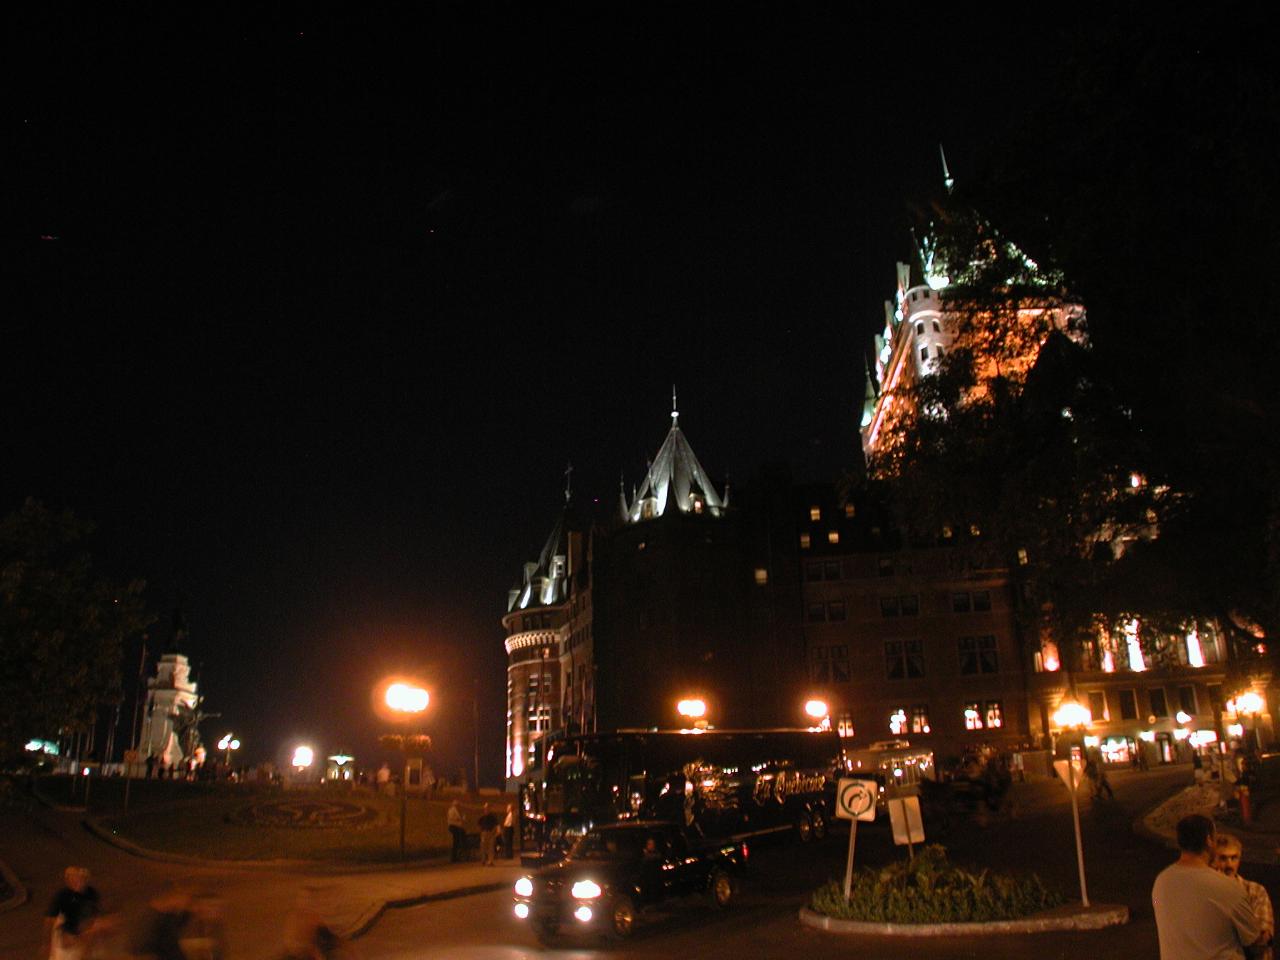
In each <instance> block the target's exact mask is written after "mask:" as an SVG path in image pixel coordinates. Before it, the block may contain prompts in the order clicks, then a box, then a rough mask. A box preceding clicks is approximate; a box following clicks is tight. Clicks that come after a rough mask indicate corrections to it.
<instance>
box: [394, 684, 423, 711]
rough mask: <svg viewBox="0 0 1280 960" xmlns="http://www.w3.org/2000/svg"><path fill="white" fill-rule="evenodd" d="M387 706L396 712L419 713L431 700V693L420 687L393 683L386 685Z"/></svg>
mask: <svg viewBox="0 0 1280 960" xmlns="http://www.w3.org/2000/svg"><path fill="white" fill-rule="evenodd" d="M386 700H387V706H388V707H390V708H391V709H392V710H395V711H396V712H397V713H421V712H422V711H423V710H425V709H427V704H428V703H430V702H431V695H430V694H429V693H427V691H425V690H423V689H422V688H421V687H414V686H410V685H409V684H407V683H393V684H391V686H389V687H387V696H386Z"/></svg>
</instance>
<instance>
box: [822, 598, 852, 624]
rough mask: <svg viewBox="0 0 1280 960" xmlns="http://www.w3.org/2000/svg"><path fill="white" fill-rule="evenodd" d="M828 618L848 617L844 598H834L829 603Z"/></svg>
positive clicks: (840, 618)
mask: <svg viewBox="0 0 1280 960" xmlns="http://www.w3.org/2000/svg"><path fill="white" fill-rule="evenodd" d="M827 619H828V620H846V619H848V618H847V616H846V613H845V606H844V601H843V600H832V601H831V602H830V603H828V604H827Z"/></svg>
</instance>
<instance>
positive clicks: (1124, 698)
mask: <svg viewBox="0 0 1280 960" xmlns="http://www.w3.org/2000/svg"><path fill="white" fill-rule="evenodd" d="M1120 719H1121V720H1137V719H1138V698H1137V696H1135V695H1134V692H1133V691H1132V690H1121V691H1120Z"/></svg>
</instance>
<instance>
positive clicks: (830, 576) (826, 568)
mask: <svg viewBox="0 0 1280 960" xmlns="http://www.w3.org/2000/svg"><path fill="white" fill-rule="evenodd" d="M822 579H823V580H839V579H840V561H839V560H828V561H827V562H826V563H824V564H823V565H822Z"/></svg>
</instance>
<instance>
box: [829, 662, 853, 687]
mask: <svg viewBox="0 0 1280 960" xmlns="http://www.w3.org/2000/svg"><path fill="white" fill-rule="evenodd" d="M831 679H832V680H833V681H835V682H836V683H848V682H849V661H848V660H832V661H831Z"/></svg>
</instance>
